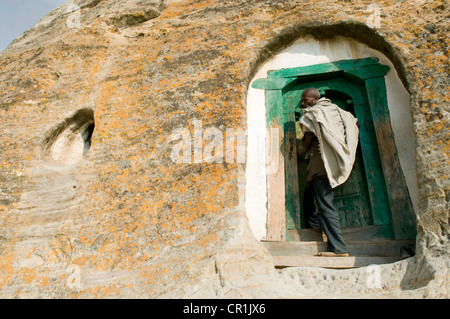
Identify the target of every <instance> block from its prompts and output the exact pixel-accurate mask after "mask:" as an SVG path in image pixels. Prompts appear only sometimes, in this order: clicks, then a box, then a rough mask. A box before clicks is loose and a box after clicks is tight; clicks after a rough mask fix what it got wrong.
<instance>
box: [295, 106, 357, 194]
mask: <svg viewBox="0 0 450 319" xmlns="http://www.w3.org/2000/svg"><path fill="white" fill-rule="evenodd" d="M356 123H357V120H356V118H355V117H354V116H353V115H352V114H351V113H350V112H347V111H344V110H343V109H341V108H340V107H338V106H337V105H336V104H333V103H331V101H330V100H329V99H326V98H321V99H320V100H318V101H317V103H316V104H315V105H314V106H311V107H307V108H306V109H305V110H304V113H303V115H302V118H301V119H300V127H301V129H302V132H303V133H305V132H308V131H310V132H312V133H314V135H316V136H317V138H318V140H319V148H320V153H321V156H322V159H323V162H324V164H325V170H326V172H327V175H328V179H329V181H330V185H331V187H332V188H335V187H336V186H339V185H341V184H342V183H344V182H345V181H346V180H347V178H348V177H349V176H350V173H351V172H352V168H353V164H354V162H355V156H356V148H357V146H358V133H359V130H358V126H357V124H356Z"/></svg>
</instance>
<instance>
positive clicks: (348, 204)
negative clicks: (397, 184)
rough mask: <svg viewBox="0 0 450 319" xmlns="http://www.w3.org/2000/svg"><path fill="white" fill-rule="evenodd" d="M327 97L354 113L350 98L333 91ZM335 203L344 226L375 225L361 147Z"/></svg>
mask: <svg viewBox="0 0 450 319" xmlns="http://www.w3.org/2000/svg"><path fill="white" fill-rule="evenodd" d="M325 96H326V97H327V98H329V99H330V100H331V101H332V102H333V103H335V104H337V105H338V106H339V107H341V108H342V109H344V110H346V111H349V112H351V113H353V103H352V101H351V99H350V98H349V97H346V98H344V97H342V95H341V96H338V92H333V91H326V92H325ZM334 203H335V207H336V209H337V210H338V211H339V220H340V223H341V225H342V226H368V225H372V224H373V220H372V212H371V209H370V199H369V196H368V194H367V182H366V179H365V174H364V164H363V160H362V154H361V148H360V147H358V149H357V153H356V159H355V164H354V165H353V170H352V173H351V174H350V176H349V178H348V180H347V181H346V182H345V183H344V184H342V185H340V186H338V187H336V188H335V189H334Z"/></svg>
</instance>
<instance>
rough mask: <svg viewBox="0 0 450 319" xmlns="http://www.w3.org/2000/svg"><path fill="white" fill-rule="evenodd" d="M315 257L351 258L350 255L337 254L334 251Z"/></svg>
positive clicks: (321, 253) (324, 252)
mask: <svg viewBox="0 0 450 319" xmlns="http://www.w3.org/2000/svg"><path fill="white" fill-rule="evenodd" d="M314 256H316V257H349V256H350V255H349V253H342V254H337V253H333V252H332V251H323V252H320V253H318V254H315V255H314Z"/></svg>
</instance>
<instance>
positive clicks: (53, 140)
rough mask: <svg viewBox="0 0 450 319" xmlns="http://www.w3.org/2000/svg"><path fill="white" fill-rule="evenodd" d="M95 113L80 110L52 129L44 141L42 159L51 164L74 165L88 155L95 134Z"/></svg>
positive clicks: (88, 109)
mask: <svg viewBox="0 0 450 319" xmlns="http://www.w3.org/2000/svg"><path fill="white" fill-rule="evenodd" d="M94 128H95V121H94V111H93V110H92V109H90V108H83V109H79V110H77V111H75V112H73V113H72V114H70V115H69V116H68V117H66V118H65V119H64V120H63V121H61V122H60V123H58V124H56V125H55V126H53V127H52V128H50V129H49V130H48V131H47V132H46V133H45V134H44V138H43V141H42V159H43V160H44V161H46V162H47V163H49V164H55V165H73V164H76V163H78V162H79V161H80V160H81V159H83V157H84V156H86V154H87V153H88V151H89V149H90V147H91V139H92V134H93V133H94Z"/></svg>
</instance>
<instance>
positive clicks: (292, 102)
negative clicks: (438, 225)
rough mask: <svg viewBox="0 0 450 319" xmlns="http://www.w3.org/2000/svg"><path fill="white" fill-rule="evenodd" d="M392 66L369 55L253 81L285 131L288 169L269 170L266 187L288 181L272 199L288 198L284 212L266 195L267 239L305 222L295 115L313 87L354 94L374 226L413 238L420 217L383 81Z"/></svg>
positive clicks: (271, 118)
mask: <svg viewBox="0 0 450 319" xmlns="http://www.w3.org/2000/svg"><path fill="white" fill-rule="evenodd" d="M388 71H389V67H388V66H386V65H381V64H379V63H378V61H377V60H376V59H374V58H365V59H354V60H342V61H336V62H331V63H324V64H317V65H311V66H305V67H296V68H290V69H281V70H276V71H272V72H269V73H268V77H267V79H258V80H255V81H254V82H253V84H252V87H253V88H257V89H263V90H265V95H266V120H267V123H266V124H267V128H268V129H270V128H280V130H281V132H280V133H281V141H282V147H281V150H282V161H283V163H282V164H283V165H280V169H282V170H284V174H278V175H277V174H275V175H273V176H269V174H268V189H269V193H270V192H272V190H271V188H272V189H276V188H277V187H274V185H275V183H277V185H280V184H284V186H285V189H284V192H283V191H281V192H280V194H279V195H278V198H277V195H273V196H274V198H277V199H276V200H273V201H274V202H277V201H278V202H280V201H284V211H283V212H280V205H279V204H277V205H274V206H273V207H272V206H271V203H270V201H271V196H268V198H269V204H268V210H269V211H268V240H286V230H287V229H292V228H293V227H294V228H299V227H300V224H301V222H300V221H299V216H300V214H301V206H302V205H301V203H300V196H299V194H300V192H301V185H299V178H298V176H299V175H298V174H299V165H301V164H299V162H298V161H297V151H296V150H297V141H296V138H295V137H296V134H295V115H296V112H297V114H298V113H299V112H300V113H301V110H300V94H301V92H302V91H303V90H304V89H305V88H307V87H312V86H314V87H316V88H318V89H319V90H321V91H325V92H327V91H336V92H341V93H342V94H344V95H346V96H348V97H350V98H351V102H352V105H353V109H354V110H353V111H354V115H355V116H356V117H357V118H358V122H359V123H360V149H361V153H362V161H363V166H364V176H365V180H366V183H367V194H368V197H369V199H370V208H371V211H372V221H371V222H372V223H373V225H377V226H380V227H382V228H383V229H384V230H385V231H384V232H385V235H384V237H386V238H394V239H415V237H416V217H415V213H414V211H413V208H412V204H411V200H410V198H409V193H408V188H407V185H406V181H405V178H404V175H403V172H402V170H401V167H400V162H399V160H398V156H397V151H396V147H395V143H394V139H393V132H392V128H391V124H390V118H389V109H388V102H387V97H386V86H385V81H384V76H385V75H386V74H387V72H388ZM275 180H276V181H275ZM271 184H273V185H272V187H271ZM268 195H270V194H268ZM283 215H284V216H283ZM271 221H275V222H273V223H272V222H271ZM273 224H276V226H274V225H273ZM271 228H272V229H271Z"/></svg>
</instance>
